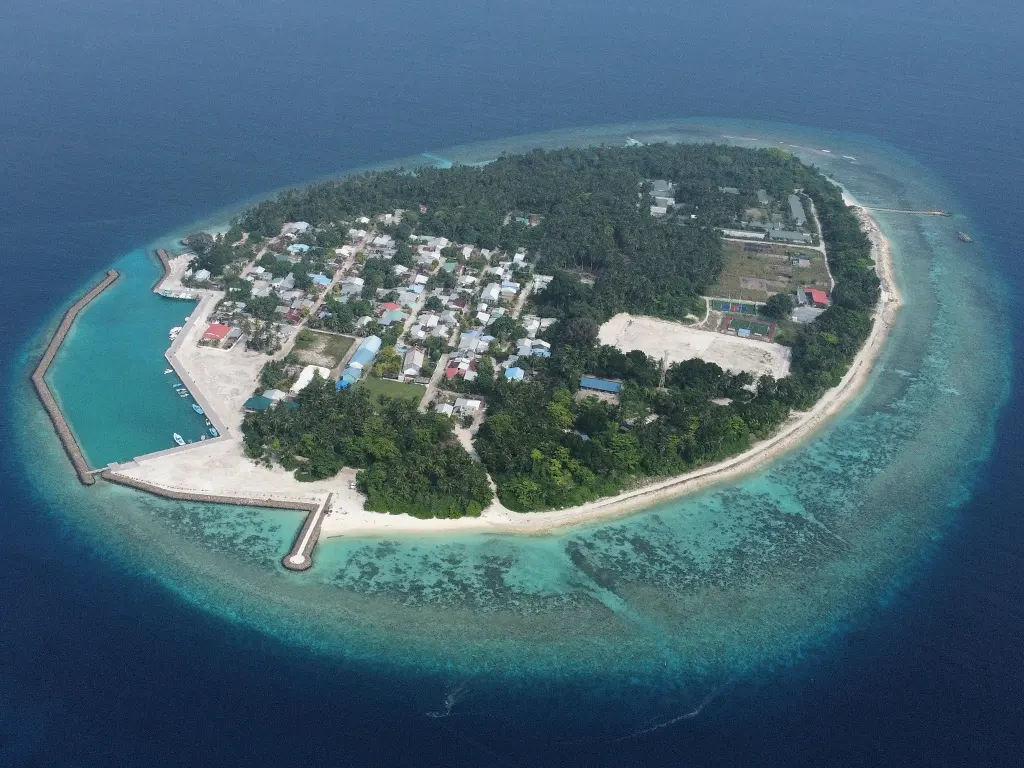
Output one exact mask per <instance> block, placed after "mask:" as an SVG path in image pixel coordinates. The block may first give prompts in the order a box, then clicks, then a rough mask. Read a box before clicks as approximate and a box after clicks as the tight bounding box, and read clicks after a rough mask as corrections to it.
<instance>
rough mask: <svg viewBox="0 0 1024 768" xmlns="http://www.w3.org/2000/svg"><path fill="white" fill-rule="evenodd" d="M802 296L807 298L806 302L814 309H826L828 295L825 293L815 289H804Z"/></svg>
mask: <svg viewBox="0 0 1024 768" xmlns="http://www.w3.org/2000/svg"><path fill="white" fill-rule="evenodd" d="M804 294H805V295H806V296H807V300H808V301H810V302H811V304H813V305H814V306H816V307H827V306H828V304H829V301H828V294H827V293H825V291H821V290H818V289H817V288H804Z"/></svg>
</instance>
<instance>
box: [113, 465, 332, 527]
mask: <svg viewBox="0 0 1024 768" xmlns="http://www.w3.org/2000/svg"><path fill="white" fill-rule="evenodd" d="M100 477H102V478H103V479H104V480H106V481H107V482H110V483H115V484H117V485H123V486H126V487H128V488H134V489H135V490H137V491H145V492H146V493H151V494H153V495H154V496H161V497H163V498H165V499H174V500H176V501H198V502H201V503H207V504H233V505H234V506H238V507H266V508H268V509H294V510H298V511H299V512H315V511H317V510H318V509H320V504H319V503H318V502H312V501H310V502H307V501H284V500H282V499H274V498H273V497H271V496H251V497H248V496H217V495H215V494H210V493H194V492H192V491H175V490H171V489H170V488H165V487H163V486H160V485H155V484H153V483H147V482H146V481H145V480H138V479H136V478H134V477H128V476H127V475H122V474H120V473H118V472H116V471H115V470H113V469H104V470H103V471H102V472H101V473H100ZM303 527H305V526H303ZM300 535H301V532H300Z"/></svg>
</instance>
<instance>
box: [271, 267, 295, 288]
mask: <svg viewBox="0 0 1024 768" xmlns="http://www.w3.org/2000/svg"><path fill="white" fill-rule="evenodd" d="M270 285H271V286H272V287H273V288H275V289H276V290H277V291H290V290H292V289H293V288H294V287H295V275H294V274H292V273H291V272H289V273H288V274H287V275H286V276H285V277H275V278H274V279H273V280H271V281H270Z"/></svg>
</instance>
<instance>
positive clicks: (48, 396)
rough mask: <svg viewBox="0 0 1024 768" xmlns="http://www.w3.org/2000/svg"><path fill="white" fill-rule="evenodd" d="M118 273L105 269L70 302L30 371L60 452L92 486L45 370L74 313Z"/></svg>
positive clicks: (92, 476)
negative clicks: (95, 281) (38, 359)
mask: <svg viewBox="0 0 1024 768" xmlns="http://www.w3.org/2000/svg"><path fill="white" fill-rule="evenodd" d="M120 276H121V273H120V272H118V271H117V270H116V269H111V270H108V271H107V276H106V277H104V278H103V279H102V280H101V281H100V282H99V283H97V284H96V285H95V286H93V287H92V288H91V289H90V290H89V291H88V292H87V293H86V294H85V295H84V296H82V298H80V299H79V300H78V301H76V302H75V303H74V304H72V305H71V307H70V308H69V309H68V311H67V312H65V313H64V317H63V318H62V319H61V321H60V325H58V326H57V330H56V331H54V334H53V337H52V338H51V339H50V343H49V344H47V345H46V351H45V352H43V357H42V359H41V360H40V361H39V365H37V366H36V369H35V372H33V374H32V385H33V386H34V387H35V390H36V394H37V395H39V400H40V402H42V404H43V408H44V409H46V414H47V415H48V416H49V417H50V421H51V422H52V423H53V428H54V430H55V431H56V432H57V437H58V438H60V442H61V445H63V446H64V451H65V452H66V453H67V455H68V458H69V459H71V464H72V466H74V468H75V472H77V473H78V479H79V480H80V481H81V482H82V484H83V485H92V484H93V483H95V482H96V478H95V472H94V470H92V469H90V467H89V464H88V463H87V462H86V460H85V455H84V454H83V453H82V449H81V447H80V446H79V445H78V441H77V440H76V439H75V436H74V434H73V433H72V432H71V427H70V426H69V425H68V422H67V419H65V418H64V413H63V412H62V411H61V409H60V406H59V405H57V400H56V399H55V398H54V396H53V393H52V392H50V387H49V386H48V385H47V383H46V372H47V371H48V370H49V368H50V365H51V364H52V363H53V360H54V358H55V357H56V356H57V352H58V350H59V349H60V347H61V344H63V343H64V339H65V338H67V335H68V333H69V332H70V331H71V327H72V326H73V325H74V323H75V320H76V318H77V317H78V313H79V312H81V311H82V310H83V309H84V308H85V307H86V306H88V305H89V303H90V302H91V301H92V300H93V299H95V298H96V297H97V296H99V295H100V294H101V293H103V291H105V290H106V289H107V288H109V287H110V286H111V285H113V284H114V281H116V280H117V279H118V278H119V277H120Z"/></svg>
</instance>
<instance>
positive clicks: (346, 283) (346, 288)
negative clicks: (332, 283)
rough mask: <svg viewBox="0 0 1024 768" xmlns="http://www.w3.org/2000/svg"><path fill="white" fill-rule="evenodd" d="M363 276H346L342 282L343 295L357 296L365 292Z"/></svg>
mask: <svg viewBox="0 0 1024 768" xmlns="http://www.w3.org/2000/svg"><path fill="white" fill-rule="evenodd" d="M363 285H364V282H363V278H361V277H346V278H345V279H344V280H343V281H342V283H341V295H342V296H356V295H358V294H360V293H362V292H363Z"/></svg>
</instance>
